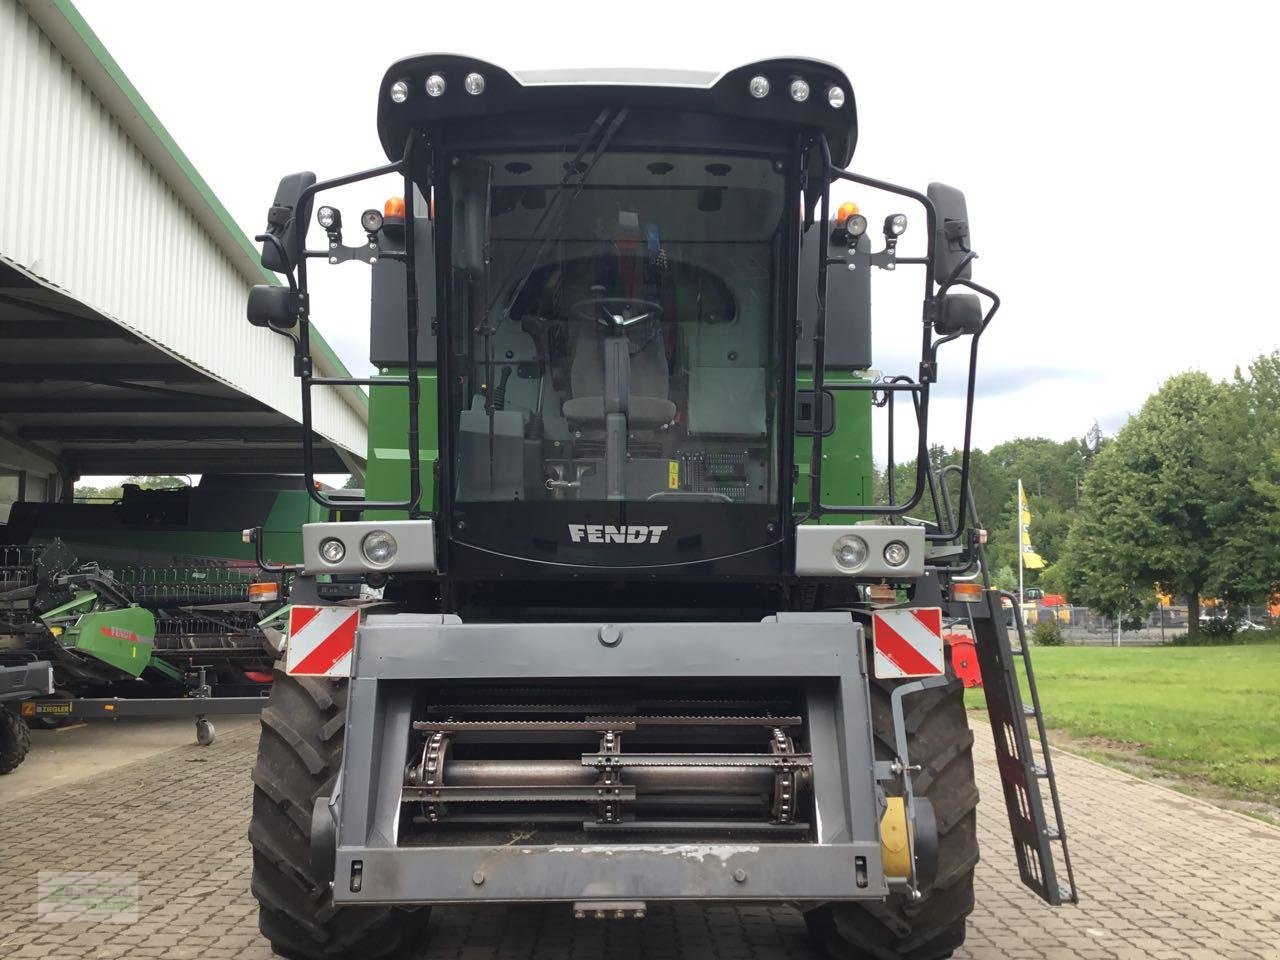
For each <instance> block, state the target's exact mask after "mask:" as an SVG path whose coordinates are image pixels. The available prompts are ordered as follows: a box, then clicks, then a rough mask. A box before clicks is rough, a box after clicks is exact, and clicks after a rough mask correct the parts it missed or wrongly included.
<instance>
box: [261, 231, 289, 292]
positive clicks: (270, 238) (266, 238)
mask: <svg viewBox="0 0 1280 960" xmlns="http://www.w3.org/2000/svg"><path fill="white" fill-rule="evenodd" d="M253 239H254V240H256V241H258V243H269V244H271V245H272V246H273V247H275V248H276V251H277V252H278V253H279V254H280V256H281V258H282V259H283V260H284V261H285V262H286V263H288V261H289V257H288V253H287V251H286V250H285V248H284V244H283V243H281V242H280V238H279V237H277V236H276V235H275V234H273V233H260V234H258V235H257V236H256V237H254V238H253ZM284 278H285V279H286V280H288V281H289V289H290V290H292V291H293V292H294V293H297V292H298V284H297V283H296V282H295V281H294V279H293V272H292V271H290V272H288V273H286V274H285V275H284Z"/></svg>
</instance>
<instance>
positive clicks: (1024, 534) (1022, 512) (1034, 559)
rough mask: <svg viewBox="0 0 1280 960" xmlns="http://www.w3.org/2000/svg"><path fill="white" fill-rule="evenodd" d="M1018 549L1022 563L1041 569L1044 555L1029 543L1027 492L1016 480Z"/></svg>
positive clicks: (1034, 568)
mask: <svg viewBox="0 0 1280 960" xmlns="http://www.w3.org/2000/svg"><path fill="white" fill-rule="evenodd" d="M1018 540H1019V543H1018V549H1019V550H1021V551H1022V565H1023V566H1024V567H1026V568H1027V569H1028V570H1043V569H1044V567H1045V562H1044V557H1042V556H1040V554H1038V553H1036V549H1035V547H1033V546H1032V545H1031V508H1030V507H1029V506H1027V492H1026V491H1025V490H1024V489H1023V488H1022V481H1021V480H1019V481H1018Z"/></svg>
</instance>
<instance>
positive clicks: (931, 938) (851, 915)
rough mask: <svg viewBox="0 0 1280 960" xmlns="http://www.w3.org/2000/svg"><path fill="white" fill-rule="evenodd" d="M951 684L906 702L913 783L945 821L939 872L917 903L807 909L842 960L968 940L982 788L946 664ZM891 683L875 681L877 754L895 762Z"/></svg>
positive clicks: (813, 930) (948, 950) (944, 949)
mask: <svg viewBox="0 0 1280 960" xmlns="http://www.w3.org/2000/svg"><path fill="white" fill-rule="evenodd" d="M947 679H948V681H949V682H948V683H947V685H946V686H944V687H937V688H935V689H931V690H925V691H923V692H921V693H916V694H911V695H909V696H908V697H907V698H906V699H905V700H904V701H903V711H904V713H905V718H904V719H905V721H906V727H907V751H908V754H909V757H910V761H911V763H912V764H919V765H920V767H921V769H920V771H919V772H917V773H916V774H915V776H914V779H913V780H912V784H913V786H914V788H915V794H916V796H917V797H925V798H926V799H928V800H929V801H930V802H931V803H932V804H933V809H934V812H935V814H936V815H937V820H938V870H937V875H936V877H935V878H934V880H933V882H932V883H931V884H929V885H928V886H927V887H925V888H924V889H923V890H922V891H921V893H922V894H923V897H922V898H921V899H920V900H919V901H918V902H916V903H912V902H911V901H910V899H909V898H908V896H907V895H906V894H901V893H894V894H891V895H890V896H889V898H888V899H887V900H884V901H882V902H865V903H858V902H839V903H827V904H824V905H823V906H821V907H818V908H816V909H814V910H810V911H809V912H807V913H806V914H805V923H806V925H807V926H808V928H809V935H810V936H811V937H812V938H813V939H814V940H815V941H816V942H817V943H818V944H819V945H820V946H821V947H822V948H823V949H824V950H825V951H826V953H827V954H828V955H829V956H831V957H834V958H838V960H944V958H946V957H950V956H951V955H952V952H953V951H954V950H956V949H957V948H958V947H960V945H961V944H963V943H964V934H965V923H966V920H967V919H968V916H969V914H970V913H971V912H972V910H973V871H974V868H975V867H976V866H977V864H978V834H977V815H976V814H977V807H978V787H977V784H976V783H975V782H974V777H973V734H972V733H971V732H970V730H969V723H968V718H967V717H966V715H965V709H964V686H963V685H962V684H961V682H960V681H959V680H958V679H956V677H955V675H954V673H952V671H951V668H950V665H948V667H947ZM892 689H893V688H892V686H891V685H888V684H882V683H879V682H877V681H875V680H873V681H871V714H872V724H873V726H874V732H875V747H876V759H878V760H892V759H893V757H894V755H895V752H896V751H895V750H894V747H893V720H892V714H891V712H890V706H889V694H890V693H891V692H892Z"/></svg>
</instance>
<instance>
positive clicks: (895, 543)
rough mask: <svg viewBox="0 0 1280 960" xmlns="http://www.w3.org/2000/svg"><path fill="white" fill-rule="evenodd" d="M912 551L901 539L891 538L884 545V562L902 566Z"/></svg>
mask: <svg viewBox="0 0 1280 960" xmlns="http://www.w3.org/2000/svg"><path fill="white" fill-rule="evenodd" d="M910 556H911V551H910V550H909V549H907V545H906V544H905V543H903V542H902V541H901V540H891V541H889V542H888V543H886V544H885V546H884V562H885V563H887V564H888V565H889V566H891V567H900V566H902V565H903V564H904V563H906V562H907V558H909V557H910Z"/></svg>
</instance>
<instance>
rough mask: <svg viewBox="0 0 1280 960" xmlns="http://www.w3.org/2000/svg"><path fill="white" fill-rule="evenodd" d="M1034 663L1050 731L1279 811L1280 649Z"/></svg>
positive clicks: (1049, 658) (1168, 651)
mask: <svg viewBox="0 0 1280 960" xmlns="http://www.w3.org/2000/svg"><path fill="white" fill-rule="evenodd" d="M1032 663H1033V665H1034V667H1035V674H1036V683H1037V686H1038V687H1039V690H1040V703H1041V705H1042V706H1043V708H1044V711H1045V716H1046V719H1047V722H1048V724H1049V727H1050V728H1056V729H1060V730H1063V731H1065V732H1066V733H1067V734H1068V735H1069V736H1070V737H1072V738H1073V739H1075V740H1082V739H1085V738H1101V740H1104V741H1119V742H1121V743H1123V745H1124V746H1125V747H1126V748H1128V749H1129V750H1130V751H1133V752H1136V753H1137V754H1138V755H1139V756H1140V757H1141V758H1142V760H1143V761H1145V762H1146V763H1149V764H1150V765H1151V766H1152V767H1154V768H1155V770H1156V771H1158V772H1159V773H1162V774H1167V775H1171V776H1175V777H1182V778H1188V779H1191V780H1200V781H1207V782H1209V783H1211V784H1214V785H1216V786H1217V787H1220V788H1222V789H1224V790H1225V791H1227V792H1229V793H1230V794H1231V795H1232V796H1234V797H1235V798H1237V799H1241V800H1248V801H1260V802H1262V803H1267V804H1271V805H1273V806H1280V644H1258V645H1252V644H1251V645H1248V646H1225V647H1178V648H1173V647H1144V648H1129V649H1124V648H1121V649H1113V648H1109V647H1036V648H1034V649H1033V650H1032ZM972 693H974V694H976V693H978V691H976V690H974V691H972ZM971 705H972V706H976V707H981V706H982V702H981V699H980V697H976V696H975V697H973V699H972V701H971ZM1097 746H1098V747H1099V748H1104V747H1105V746H1106V745H1105V744H1103V743H1099V744H1097ZM1087 752H1090V753H1094V751H1093V750H1087ZM1101 752H1102V753H1103V758H1104V759H1105V758H1106V754H1107V753H1109V752H1112V751H1107V750H1105V749H1103V750H1101ZM1112 759H1114V756H1113V757H1112Z"/></svg>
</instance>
